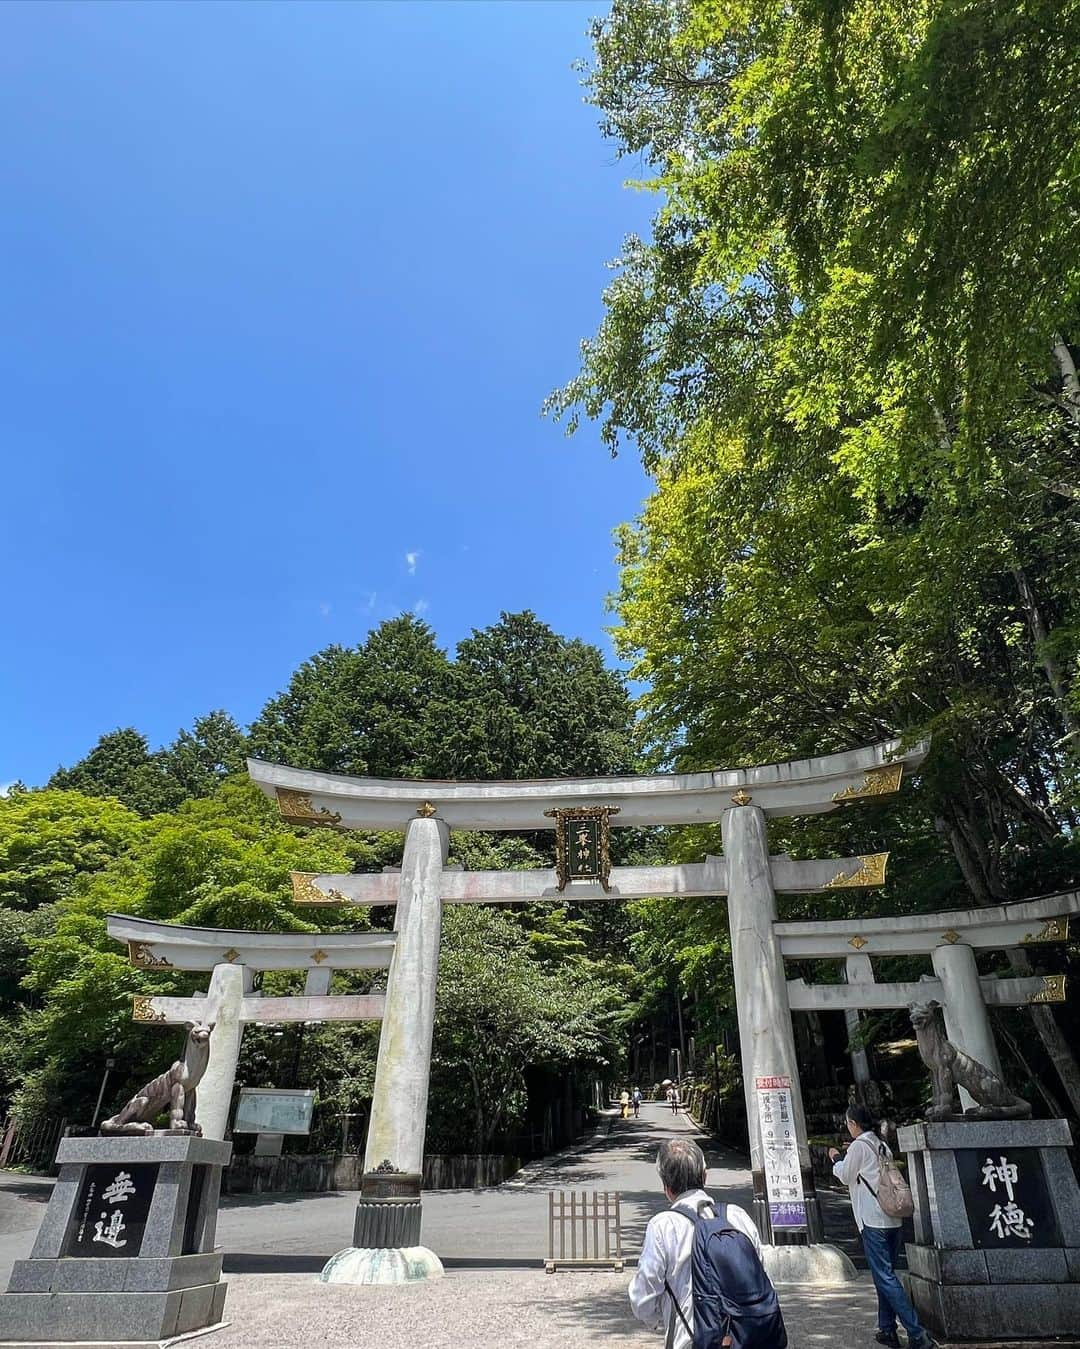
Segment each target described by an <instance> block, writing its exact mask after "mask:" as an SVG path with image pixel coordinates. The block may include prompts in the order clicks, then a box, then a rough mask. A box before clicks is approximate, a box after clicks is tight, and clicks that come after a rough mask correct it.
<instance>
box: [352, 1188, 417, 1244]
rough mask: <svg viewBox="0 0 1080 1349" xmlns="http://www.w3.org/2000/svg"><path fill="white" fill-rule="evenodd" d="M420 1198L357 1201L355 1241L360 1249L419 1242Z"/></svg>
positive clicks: (362, 1199) (354, 1225)
mask: <svg viewBox="0 0 1080 1349" xmlns="http://www.w3.org/2000/svg"><path fill="white" fill-rule="evenodd" d="M421 1218H422V1213H421V1204H420V1200H419V1199H365V1198H361V1199H359V1200H358V1201H357V1205H356V1220H355V1222H354V1224H353V1245H354V1246H356V1247H359V1248H361V1249H382V1250H388V1249H394V1248H401V1247H405V1246H419V1244H420V1223H421Z"/></svg>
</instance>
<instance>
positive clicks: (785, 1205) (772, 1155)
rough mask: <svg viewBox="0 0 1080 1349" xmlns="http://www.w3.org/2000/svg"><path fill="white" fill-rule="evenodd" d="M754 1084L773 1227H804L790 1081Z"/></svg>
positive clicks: (766, 1079)
mask: <svg viewBox="0 0 1080 1349" xmlns="http://www.w3.org/2000/svg"><path fill="white" fill-rule="evenodd" d="M754 1085H755V1087H756V1088H757V1101H758V1118H759V1120H760V1124H761V1158H762V1166H763V1168H764V1171H765V1192H766V1195H767V1196H768V1201H769V1219H770V1221H771V1223H772V1225H773V1227H774V1228H797V1227H805V1226H806V1196H805V1194H804V1192H803V1183H802V1168H801V1167H800V1165H799V1141H798V1139H797V1138H796V1136H795V1116H794V1113H793V1111H792V1108H791V1078H790V1077H758V1078H755V1080H754Z"/></svg>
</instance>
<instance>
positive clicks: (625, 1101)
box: [619, 1087, 630, 1119]
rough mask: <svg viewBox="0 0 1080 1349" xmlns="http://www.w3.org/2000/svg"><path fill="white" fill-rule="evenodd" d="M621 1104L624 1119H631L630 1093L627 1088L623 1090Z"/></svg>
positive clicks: (620, 1098)
mask: <svg viewBox="0 0 1080 1349" xmlns="http://www.w3.org/2000/svg"><path fill="white" fill-rule="evenodd" d="M619 1104H620V1105H621V1106H622V1117H623V1119H629V1118H630V1093H629V1092H628V1091H627V1090H626V1088H625V1087H624V1088H623V1093H622V1095H621V1096H620V1097H619Z"/></svg>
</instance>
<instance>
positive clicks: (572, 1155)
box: [0, 1103, 861, 1287]
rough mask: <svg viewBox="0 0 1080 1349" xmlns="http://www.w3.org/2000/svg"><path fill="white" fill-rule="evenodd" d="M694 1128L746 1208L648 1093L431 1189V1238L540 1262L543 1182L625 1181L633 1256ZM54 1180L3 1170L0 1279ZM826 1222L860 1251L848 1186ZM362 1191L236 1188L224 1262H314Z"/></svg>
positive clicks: (451, 1248)
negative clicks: (458, 1183) (679, 1148)
mask: <svg viewBox="0 0 1080 1349" xmlns="http://www.w3.org/2000/svg"><path fill="white" fill-rule="evenodd" d="M688 1134H689V1135H692V1136H694V1137H697V1138H698V1140H699V1141H700V1142H701V1143H702V1145H703V1146H704V1147H705V1149H706V1159H707V1161H708V1164H709V1188H710V1190H711V1191H713V1193H714V1194H716V1195H717V1197H719V1198H723V1199H726V1200H728V1201H729V1202H733V1203H737V1204H742V1205H743V1207H745V1208H749V1206H750V1202H751V1195H752V1190H751V1184H750V1173H749V1170H748V1169H747V1166H746V1160H745V1158H743V1157H741V1156H739V1155H738V1154H737V1153H734V1152H730V1151H727V1150H724V1149H717V1148H715V1147H712V1146H710V1145H709V1140H708V1139H707V1138H705V1137H704V1136H702V1135H700V1134H698V1133H697V1132H696V1131H695V1130H694V1128H693V1125H692V1124H691V1123H690V1122H689V1121H688V1120H687V1119H686V1117H685V1116H684V1115H678V1116H675V1115H672V1114H671V1112H670V1111H669V1110H667V1109H665V1108H664V1107H663V1106H661V1105H658V1104H653V1103H646V1104H645V1105H644V1106H643V1107H642V1115H641V1118H640V1119H639V1120H634V1119H630V1120H617V1121H616V1122H615V1124H614V1126H613V1127H612V1131H611V1133H610V1134H609V1135H607V1136H606V1137H602V1138H598V1139H595V1140H593V1141H592V1142H590V1143H588V1144H586V1145H585V1146H583V1147H580V1148H577V1149H574V1150H572V1151H570V1152H567V1153H563V1154H560V1155H559V1156H557V1157H553V1158H550V1159H547V1160H546V1161H544V1162H542V1163H539V1164H533V1165H532V1166H530V1167H527V1168H526V1169H525V1171H523V1172H521V1173H519V1175H518V1176H517V1177H515V1178H514V1179H513V1180H512V1181H509V1182H508V1183H506V1184H505V1185H502V1186H499V1187H498V1188H495V1189H486V1190H441V1191H429V1192H427V1193H425V1195H424V1241H425V1244H426V1245H429V1246H430V1247H431V1248H432V1249H433V1250H435V1251H437V1252H438V1253H439V1255H440V1256H441V1257H442V1258H443V1261H444V1263H445V1264H446V1265H447V1267H448V1268H453V1267H472V1268H484V1267H493V1266H503V1267H509V1268H512V1267H514V1266H515V1265H519V1266H524V1267H531V1268H535V1267H536V1262H537V1261H538V1260H540V1259H542V1258H543V1256H544V1255H545V1254H546V1252H547V1192H548V1191H549V1190H553V1189H570V1188H581V1189H588V1190H601V1189H606V1190H618V1191H619V1193H620V1195H621V1203H622V1215H623V1248H624V1250H625V1251H626V1252H627V1253H628V1254H629V1255H630V1256H631V1257H633V1256H634V1255H636V1253H637V1251H638V1250H639V1249H640V1247H641V1239H642V1235H643V1233H644V1230H645V1224H646V1223H647V1222H648V1220H649V1218H650V1217H651V1216H652V1215H653V1214H654V1213H656V1212H658V1211H659V1210H660V1209H661V1208H662V1207H663V1206H664V1204H665V1200H664V1197H663V1195H662V1193H661V1191H660V1185H659V1181H658V1178H657V1175H656V1169H655V1157H656V1149H657V1147H658V1145H659V1144H660V1142H662V1140H663V1139H665V1138H670V1137H673V1136H675V1135H683V1136H686V1135H688ZM50 1184H51V1182H49V1181H48V1180H43V1179H38V1178H36V1177H12V1176H10V1175H4V1174H3V1173H0V1287H3V1286H4V1284H6V1281H7V1273H8V1271H9V1269H10V1266H11V1262H12V1261H14V1260H16V1259H18V1258H20V1257H21V1256H24V1255H28V1254H29V1249H30V1245H31V1244H32V1241H33V1236H34V1232H35V1231H36V1228H37V1225H38V1222H39V1221H40V1215H41V1207H42V1204H43V1203H44V1201H45V1199H46V1198H47V1196H48V1191H49V1187H50ZM822 1201H823V1207H824V1209H825V1214H826V1229H827V1232H828V1235H829V1237H830V1239H831V1240H834V1241H838V1242H839V1243H840V1244H842V1245H843V1246H844V1247H845V1248H846V1249H848V1251H849V1254H853V1255H855V1254H861V1253H860V1252H858V1243H857V1240H856V1239H855V1236H854V1229H853V1226H852V1223H851V1217H850V1211H849V1208H848V1205H847V1200H846V1195H845V1196H839V1195H836V1194H833V1193H829V1192H825V1193H824V1194H823V1195H822ZM355 1206H356V1194H355V1193H354V1192H347V1191H346V1192H342V1191H334V1192H330V1193H326V1194H279V1195H255V1196H233V1197H229V1198H226V1199H225V1201H224V1202H223V1204H222V1208H221V1214H220V1217H219V1220H218V1242H219V1244H220V1246H221V1247H222V1248H223V1249H224V1251H225V1253H226V1269H227V1270H230V1271H236V1272H243V1271H246V1272H256V1271H262V1272H269V1271H274V1272H279V1273H287V1272H295V1273H301V1272H308V1271H315V1270H318V1269H321V1268H322V1265H323V1264H324V1263H325V1261H326V1259H327V1258H328V1257H329V1256H330V1255H332V1254H333V1253H334V1251H336V1250H339V1249H340V1248H341V1247H343V1246H347V1245H349V1244H350V1241H351V1238H352V1226H353V1211H354V1209H355Z"/></svg>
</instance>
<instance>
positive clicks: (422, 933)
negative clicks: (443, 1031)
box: [364, 817, 450, 1174]
mask: <svg viewBox="0 0 1080 1349" xmlns="http://www.w3.org/2000/svg"><path fill="white" fill-rule="evenodd" d="M449 840H450V831H449V830H448V829H447V827H446V825H445V824H444V823H443V821H442V820H437V819H434V818H424V817H419V818H417V819H415V820H411V821H410V823H409V827H408V830H407V832H406V834H405V855H404V857H403V858H402V862H401V882H400V885H401V889H400V897H399V899H398V905H397V913H396V916H395V921H394V927H395V929H396V931H397V934H398V939H397V945H396V947H395V949H394V956H393V959H392V960H391V962H390V973H389V976H388V978H387V981H386V1010H385V1012H384V1014H383V1023H382V1034H381V1035H380V1037H379V1057H378V1060H377V1063H376V1066H375V1090H374V1094H373V1098H372V1102H371V1123H370V1125H369V1126H368V1138H367V1151H366V1153H365V1157H364V1170H365V1171H367V1172H369V1173H370V1172H373V1171H375V1170H376V1168H377V1167H379V1166H381V1165H382V1164H383V1163H385V1162H389V1163H390V1165H391V1166H392V1167H394V1169H395V1170H397V1171H404V1172H408V1173H410V1174H419V1173H421V1172H422V1171H423V1169H424V1132H425V1130H426V1127H427V1103H428V1084H429V1081H430V1078H431V1037H432V1031H433V1029H434V1025H435V988H436V983H437V980H438V974H439V935H440V932H441V929H442V899H441V895H440V891H441V885H440V882H441V879H442V870H443V863H444V862H445V861H446V853H447V847H448V844H449Z"/></svg>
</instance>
